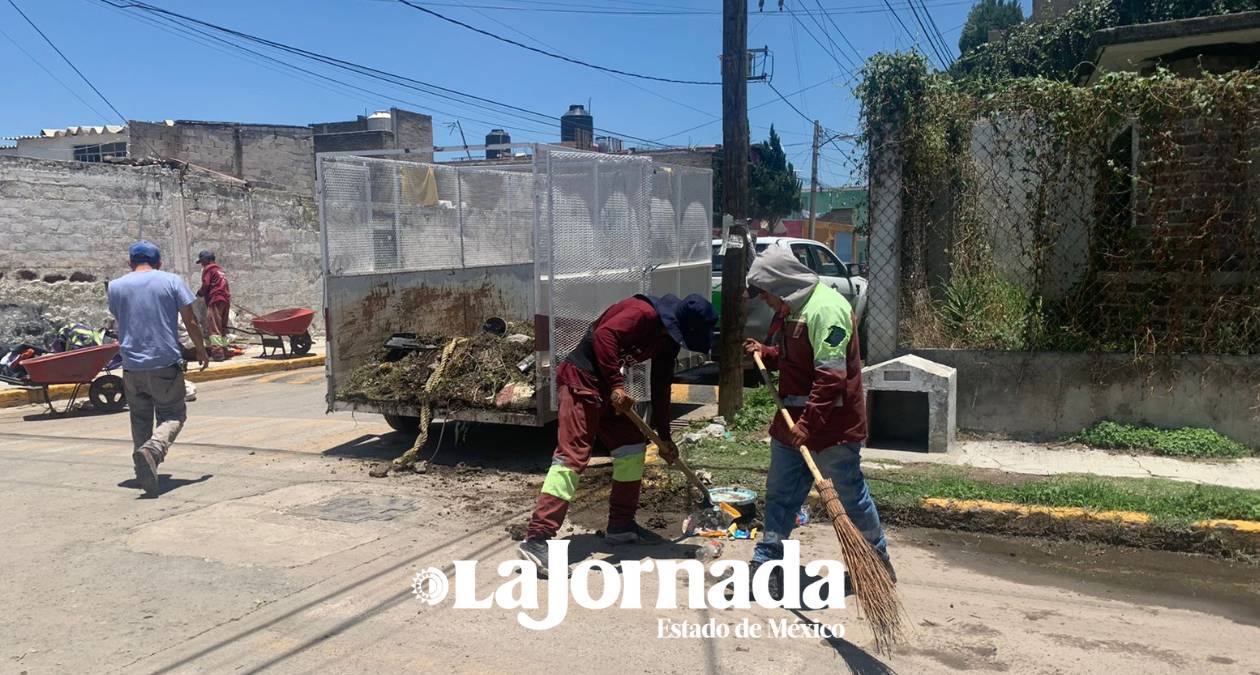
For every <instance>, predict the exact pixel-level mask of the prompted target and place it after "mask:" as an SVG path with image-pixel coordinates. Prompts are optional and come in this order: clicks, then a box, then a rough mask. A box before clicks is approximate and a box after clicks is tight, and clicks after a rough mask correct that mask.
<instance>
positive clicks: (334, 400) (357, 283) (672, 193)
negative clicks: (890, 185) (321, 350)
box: [316, 145, 712, 428]
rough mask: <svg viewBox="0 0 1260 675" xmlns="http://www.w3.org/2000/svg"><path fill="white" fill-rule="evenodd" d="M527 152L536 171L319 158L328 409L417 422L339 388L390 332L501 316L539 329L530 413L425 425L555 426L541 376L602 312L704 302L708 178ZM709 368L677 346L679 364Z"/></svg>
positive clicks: (496, 412) (639, 384)
mask: <svg viewBox="0 0 1260 675" xmlns="http://www.w3.org/2000/svg"><path fill="white" fill-rule="evenodd" d="M531 147H532V148H533V155H532V160H531V161H528V162H518V163H515V164H504V165H480V166H458V165H452V164H425V163H420V162H411V161H405V160H404V159H402V157H405V155H398V154H388V155H381V156H371V157H367V156H363V155H362V154H361V153H356V154H350V153H321V154H319V155H318V156H317V157H316V191H317V198H318V200H319V217H320V227H321V235H322V243H323V272H324V318H325V330H326V336H327V341H328V352H327V361H326V365H325V369H326V373H327V378H326V379H327V384H328V393H327V402H328V410H329V411H333V410H358V411H367V412H376V413H381V414H384V415H385V416H386V419H387V420H388V421H389V422H390V424H391V425H393V426H395V427H396V428H406V427H407V426H408V425H414V424H415V421H414V420H415V418H416V416H418V414H419V411H418V408H409V407H406V406H400V405H398V404H395V403H390V402H387V401H363V400H359V399H356V400H353V401H352V400H342V399H340V398H339V397H338V391H339V390H338V383H339V382H344V381H345V378H346V377H347V376H348V375H349V373H351V372H352V371H353V370H354V369H355V368H357V367H359V366H361V365H364V364H366V363H369V362H370V361H371V359H372V358H373V355H374V354H376V353H377V352H378V351H379V350H380V349H381V347H382V346H383V345H384V343H385V342H386V341H387V340H389V339H390V337H391V336H392V335H394V334H397V333H414V334H417V335H446V336H451V337H455V336H468V335H473V334H474V332H475V331H477V330H480V327H481V326H482V324H483V322H485V321H486V320H487V319H488V318H490V317H498V318H501V319H504V320H506V321H509V322H511V321H521V322H531V323H532V324H533V326H534V356H535V367H534V369H533V371H532V374H533V377H534V380H535V382H534V384H535V388H536V394H535V399H534V404H535V405H534V410H533V412H532V413H531V412H520V411H508V410H500V409H496V408H493V407H488V408H485V409H483V408H467V407H463V408H462V409H451V410H447V411H442V410H435V411H434V416H435V418H445V419H451V420H461V421H473V422H492V423H502V424H519V425H535V426H537V425H542V424H545V423H546V422H548V421H550V420H553V419H555V416H556V412H555V396H554V392H555V381H554V368H553V367H552V365H553V364H555V363H557V362H558V361H559V360H562V359H563V358H564V357H565V356H566V355H567V354H568V353H569V351H571V350H572V349H573V348H574V347H575V346H577V343H578V341H579V340H580V339H581V338H582V336H583V335H584V334H585V333H586V330H587V327H588V326H589V325H590V323H591V322H592V321H594V320H595V319H596V318H598V316H599V315H600V314H601V313H602V312H603V311H604V310H605V309H606V308H607V307H608V306H610V305H612V304H613V303H615V302H617V301H618V300H621V299H623V298H626V297H628V296H631V295H634V294H636V293H648V294H652V295H664V294H666V293H674V294H676V295H678V296H679V297H685V296H686V295H687V294H689V293H699V294H701V295H704V296H706V297H707V296H708V293H709V274H710V273H709V265H710V258H711V251H710V240H711V238H712V237H711V232H712V227H711V223H712V175H711V172H710V171H708V170H706V169H696V168H690V167H679V166H668V165H663V164H659V163H655V162H653V161H652V160H651V159H650V158H646V157H641V156H633V155H606V154H601V153H593V152H581V151H575V150H571V149H567V148H556V147H550V146H542V145H537V146H531ZM704 358H705V357H704V356H703V355H699V354H693V353H690V352H687V351H686V350H684V351H683V352H682V353H681V354H680V356H679V360H680V363H679V364H678V366H677V368H678V369H679V370H681V369H684V368H686V367H690V366H694V365H699V364H700V363H703V361H704ZM646 369H647V365H646V364H643V365H640V366H637V367H636V368H634V369H633V370H632V372H631V373H629V377H628V383H629V390H630V393H631V395H632V396H635V397H636V398H637V399H639V400H646V399H647V397H648V387H647V382H648V379H647V378H648V374H647V372H646ZM423 384H424V383H423V382H418V383H416V386H417V387H420V386H423Z"/></svg>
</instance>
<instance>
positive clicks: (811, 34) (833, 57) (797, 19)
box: [792, 14, 853, 70]
mask: <svg viewBox="0 0 1260 675" xmlns="http://www.w3.org/2000/svg"><path fill="white" fill-rule="evenodd" d="M792 20H793V21H795V22H796V23H797V25H799V26H800V27H801V30H803V31H805V34H806V35H808V36H809V38H810V39H811V40H813V41H814V42H815V43H816V44H817V45H818V47H819V49H822V50H823V51H824V52H825V53H826V54H827V56H830V57H831V60H832V61H835V63H836V67H837V68H840V69H841V70H843V69H845V68H846V67H847V68H850V69H852V68H853V64H849V65H848V66H846V65H845V64H843V63H840V59H838V58H836V55H835V53H833V52H832V51H831V50H830V49H828V48H827V46H826V45H824V44H823V43H822V40H819V39H818V36H817V35H814V32H813V31H811V30H810V29H809V26H806V25H805V22H804V21H801V18H800V17H799V16H796V15H795V14H793V15H792ZM824 32H825V31H824Z"/></svg>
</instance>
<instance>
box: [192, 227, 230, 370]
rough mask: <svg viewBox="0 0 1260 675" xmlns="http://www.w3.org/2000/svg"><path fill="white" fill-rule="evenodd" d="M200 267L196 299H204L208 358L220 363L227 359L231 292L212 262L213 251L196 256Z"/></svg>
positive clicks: (220, 271) (221, 270)
mask: <svg viewBox="0 0 1260 675" xmlns="http://www.w3.org/2000/svg"><path fill="white" fill-rule="evenodd" d="M197 264H198V265H201V288H200V289H199V290H198V291H197V297H199V298H205V299H206V333H207V335H208V337H209V338H210V358H213V359H214V360H215V361H222V360H224V359H226V358H227V354H228V351H227V348H228V341H227V335H228V308H229V307H231V305H232V291H231V289H229V288H228V280H227V275H226V274H224V273H223V268H222V267H219V263H217V262H215V261H214V251H202V252H201V253H198V254H197Z"/></svg>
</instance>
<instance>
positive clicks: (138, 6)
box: [10, 0, 669, 147]
mask: <svg viewBox="0 0 1260 675" xmlns="http://www.w3.org/2000/svg"><path fill="white" fill-rule="evenodd" d="M10 1H11V0H10ZM98 2H101V3H103V4H106V5H109V6H112V7H114V8H117V9H121V10H127V9H135V10H138V11H141V12H147V13H150V14H154V15H162V16H165V17H169V18H172V19H176V20H178V21H179V22H180V23H182V24H184V25H189V24H195V25H197V26H202V27H204V28H207V29H210V30H213V31H215V32H218V33H221V34H224V35H229V36H232V37H234V38H237V39H240V40H244V41H247V42H252V43H254V44H259V45H262V46H265V47H268V48H270V49H275V50H277V51H282V52H285V53H288V54H292V55H295V56H300V57H302V58H305V59H308V60H312V61H316V62H318V63H322V64H325V65H329V66H332V67H335V68H338V69H341V70H346V71H349V72H352V73H355V74H357V75H360V76H364V77H369V78H372V79H376V80H380V81H383V82H387V83H389V84H392V85H394V86H399V87H404V88H407V89H412V90H415V91H419V92H421V93H424V94H427V95H429V96H434V97H436V98H442V99H446V100H448V101H450V102H453V103H456V104H459V105H467V106H472V107H476V108H481V109H483V110H487V111H490V112H493V113H496V114H508V115H510V116H513V117H517V118H519V119H528V121H530V122H534V123H537V122H539V121H545V122H546V123H548V124H551V123H554V122H555V121H556V119H557V118H556V116H554V115H548V114H546V113H541V112H538V111H536V110H530V109H528V108H523V107H520V106H516V105H512V104H510V103H504V102H501V101H496V100H494V99H490V98H486V97H483V96H477V95H475V94H469V93H467V92H462V91H459V90H456V89H451V88H449V87H444V86H441V85H437V84H433V83H431V82H424V81H422V80H417V79H414V78H411V77H407V76H404V75H399V74H396V73H391V72H388V71H385V70H381V69H379V68H373V67H371V66H365V65H362V64H358V63H354V62H351V61H346V60H344V59H339V58H336V57H333V56H328V55H326V54H321V53H318V52H313V51H309V50H306V49H302V48H300V47H294V46H292V45H288V44H285V43H282V42H277V41H275V40H270V39H267V38H263V37H260V36H257V35H252V34H250V33H245V32H243V31H239V30H235V29H232V28H227V27H225V26H220V25H218V24H214V23H211V22H208V21H203V20H201V19H197V18H194V17H191V16H188V15H185V14H180V13H178V12H174V11H171V10H167V9H163V8H161V7H157V6H154V5H151V4H148V3H145V2H134V1H133V2H120V1H118V0H98ZM228 44H231V45H233V46H234V47H236V48H241V47H240V46H239V45H236V44H235V43H230V42H229V43H228ZM290 65H291V64H290ZM292 67H296V66H292ZM307 72H311V73H313V74H315V75H316V76H318V77H322V78H327V79H330V80H331V78H328V76H326V75H324V74H322V73H315V72H314V71H307ZM342 84H345V83H342ZM348 86H354V85H348ZM364 91H369V90H364ZM369 93H376V92H370V91H369ZM465 99H466V100H465ZM488 106H496V107H488ZM505 111H516V112H518V113H524V114H525V115H529V116H532V117H530V118H526V117H522V116H521V115H518V114H514V113H511V112H505ZM470 119H471V118H470ZM473 121H479V120H473ZM487 123H489V124H497V123H490V122H487ZM596 130H598V131H602V132H604V133H607V134H609V135H613V136H619V137H621V138H625V139H629V140H635V141H640V142H643V143H647V144H650V145H658V146H663V147H669V146H665V145H664V144H662V143H659V142H657V141H652V140H650V139H646V138H640V137H638V136H634V135H632V134H626V133H623V132H618V131H615V130H611V129H606V128H602V127H596Z"/></svg>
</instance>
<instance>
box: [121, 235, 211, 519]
mask: <svg viewBox="0 0 1260 675" xmlns="http://www.w3.org/2000/svg"><path fill="white" fill-rule="evenodd" d="M128 255H129V263H130V265H131V273H130V274H127V275H126V276H124V277H122V278H120V279H115V280H114V281H111V282H110V283H109V290H108V295H109V311H110V313H111V314H113V315H114V318H115V319H117V321H118V341H119V343H120V344H119V354H120V355H121V356H122V362H123V390H124V391H125V392H126V395H127V406H128V407H129V408H130V409H131V441H132V444H133V446H134V448H135V449H134V451H133V452H132V453H131V459H132V462H133V463H134V464H135V468H136V479H137V480H138V481H139V482H140V486H141V487H142V488H143V489H144V493H145V495H146V496H149V497H156V496H157V495H158V477H157V467H158V465H159V464H161V463H162V461H163V460H165V459H166V455H167V452H169V450H170V447H171V444H172V443H174V442H175V437H176V436H178V435H179V431H180V429H182V428H183V427H184V420H185V419H186V417H187V407H186V405H185V403H184V372H183V345H182V344H181V343H180V341H179V319H180V318H181V317H182V318H183V319H184V327H185V328H186V329H187V330H188V337H190V338H192V341H193V344H194V345H195V346H196V348H197V361H198V362H199V363H200V364H201V367H202V369H205V367H206V366H208V365H209V364H210V359H209V357H208V356H207V355H206V345H205V342H204V341H203V338H202V335H201V328H200V327H199V326H198V325H197V319H196V317H195V316H194V315H193V311H192V303H193V301H194V300H195V299H196V298H194V297H193V294H192V291H190V290H188V284H186V283H184V280H183V279H181V278H180V277H178V276H176V275H174V274H169V273H167V272H163V271H161V267H162V252H161V251H160V250H159V249H158V247H157V246H156V245H154V244H153V243H152V242H149V241H144V240H141V241H138V242H136V243H134V244H132V245H131V249H130V250H129V251H128ZM155 418H156V420H157V426H156V427H154V419H155Z"/></svg>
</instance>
